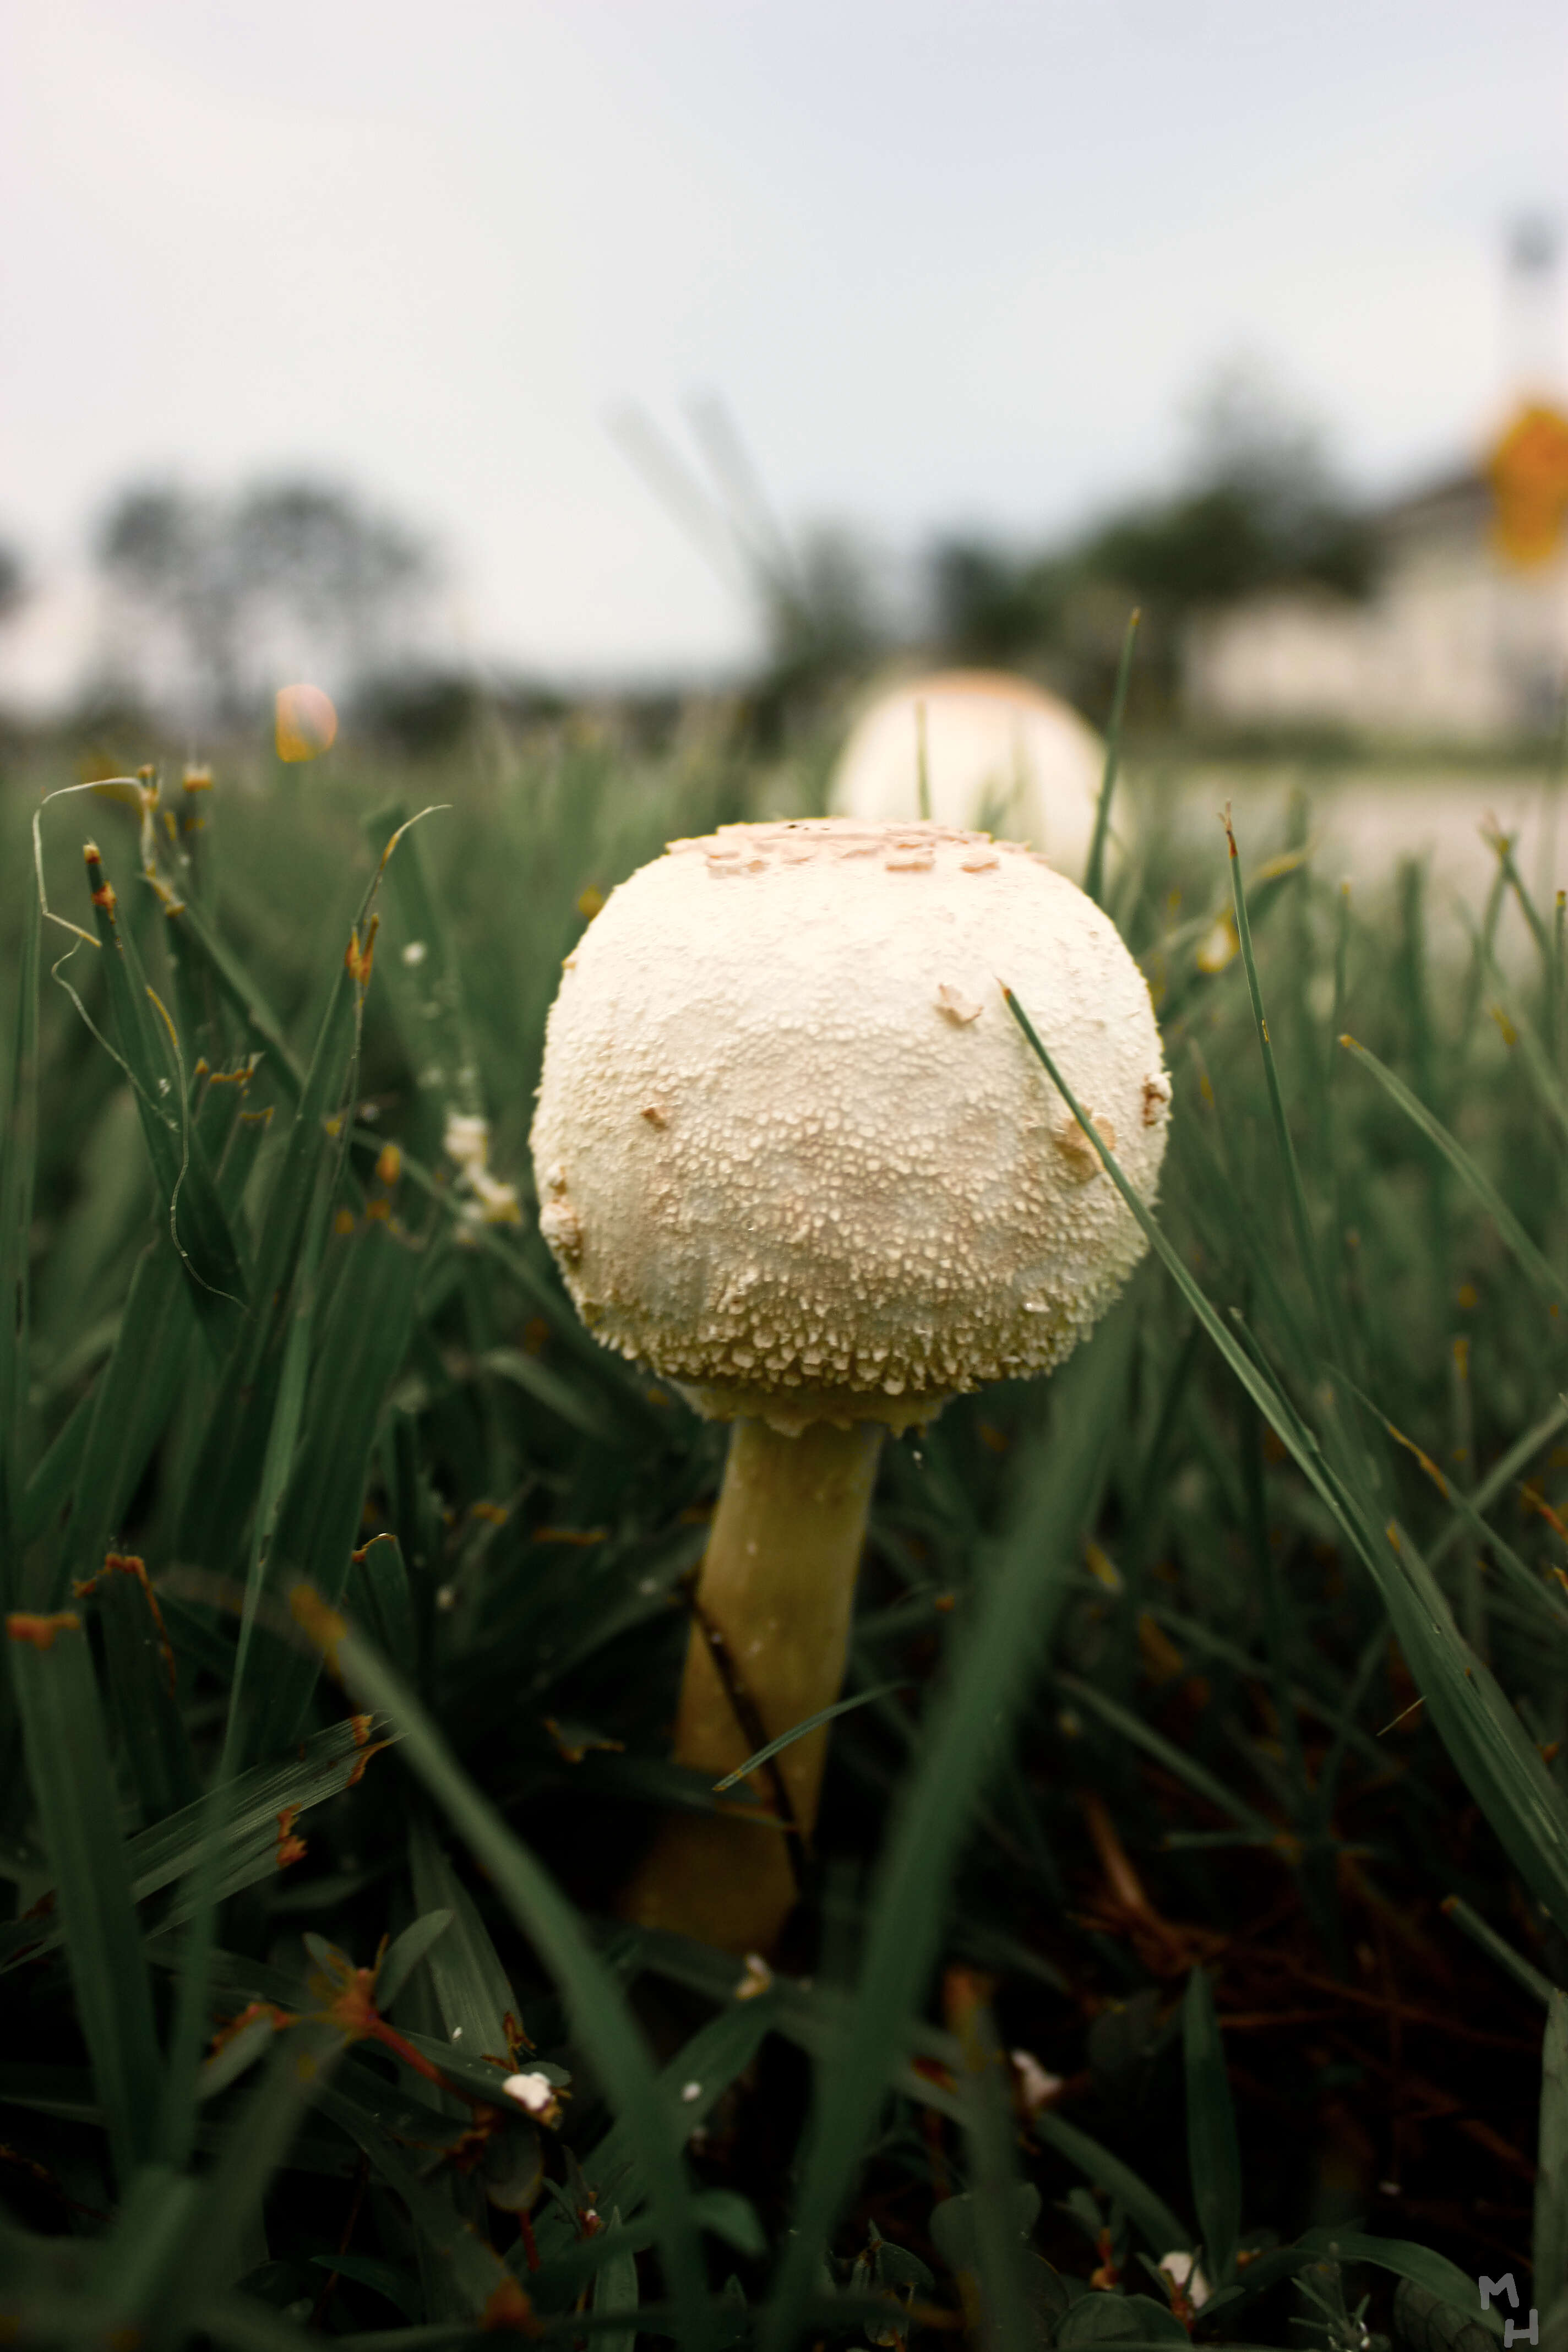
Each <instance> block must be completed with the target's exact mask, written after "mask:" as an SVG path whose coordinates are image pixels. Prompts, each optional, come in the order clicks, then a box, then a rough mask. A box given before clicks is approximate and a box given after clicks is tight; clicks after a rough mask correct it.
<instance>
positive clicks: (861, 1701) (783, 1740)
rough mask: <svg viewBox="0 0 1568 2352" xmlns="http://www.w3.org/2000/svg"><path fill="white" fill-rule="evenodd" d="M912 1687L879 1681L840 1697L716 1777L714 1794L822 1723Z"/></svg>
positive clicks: (792, 1725)
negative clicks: (871, 1686) (721, 1777)
mask: <svg viewBox="0 0 1568 2352" xmlns="http://www.w3.org/2000/svg"><path fill="white" fill-rule="evenodd" d="M908 1688H909V1685H908V1684H907V1683H879V1684H878V1685H877V1686H876V1688H875V1690H864V1691H857V1692H856V1693H855V1696H853V1698H841V1699H837V1700H836V1701H835V1703H834V1705H833V1706H824V1707H819V1708H818V1710H817V1712H816V1714H815V1715H808V1716H806V1717H805V1720H804V1721H803V1722H800V1723H792V1724H791V1726H790V1727H789V1729H788V1730H787V1731H781V1732H780V1734H779V1736H778V1738H776V1739H770V1740H769V1742H768V1744H767V1746H766V1747H765V1748H758V1750H757V1752H756V1754H755V1755H754V1756H748V1757H747V1759H746V1760H745V1762H744V1763H743V1764H738V1765H737V1766H736V1767H735V1769H734V1770H733V1771H732V1772H729V1773H726V1775H725V1777H724V1778H723V1780H715V1781H714V1783H713V1794H714V1795H715V1796H716V1797H721V1796H722V1795H723V1793H724V1791H725V1790H726V1789H732V1788H734V1786H735V1784H736V1782H737V1781H740V1780H745V1779H747V1778H748V1776H749V1775H750V1774H751V1773H752V1772H754V1771H755V1770H756V1769H757V1767H758V1766H759V1765H760V1764H766V1763H769V1762H771V1760H772V1759H773V1757H775V1756H776V1755H778V1753H779V1752H780V1750H781V1749H782V1748H790V1747H793V1746H794V1744H795V1741H796V1740H797V1739H804V1738H805V1735H806V1733H807V1732H808V1731H816V1730H817V1729H818V1728H819V1727H820V1726H821V1725H823V1724H825V1723H831V1722H832V1721H833V1718H834V1717H835V1716H837V1715H852V1714H853V1713H854V1711H855V1709H856V1708H857V1707H858V1706H870V1704H871V1702H872V1700H873V1699H878V1698H887V1697H889V1696H890V1694H891V1693H892V1692H894V1691H900V1690H907V1689H908Z"/></svg>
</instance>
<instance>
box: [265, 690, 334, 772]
mask: <svg viewBox="0 0 1568 2352" xmlns="http://www.w3.org/2000/svg"><path fill="white" fill-rule="evenodd" d="M337 731H338V714H337V712H336V711H335V710H334V709H333V708H332V705H331V697H330V696H328V695H325V694H323V693H322V691H321V688H320V687H319V686H280V687H279V689H278V757H279V759H280V760H288V761H299V760H314V759H315V758H317V757H318V755H319V754H320V753H321V752H322V751H326V750H327V749H328V748H329V746H330V745H331V740H332V738H333V737H334V736H335V735H336V733H337Z"/></svg>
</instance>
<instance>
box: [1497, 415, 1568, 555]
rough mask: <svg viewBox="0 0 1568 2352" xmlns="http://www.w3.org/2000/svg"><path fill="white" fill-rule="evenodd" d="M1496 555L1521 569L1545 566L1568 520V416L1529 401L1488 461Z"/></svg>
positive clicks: (1560, 540) (1557, 544) (1557, 547)
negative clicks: (1493, 504)
mask: <svg viewBox="0 0 1568 2352" xmlns="http://www.w3.org/2000/svg"><path fill="white" fill-rule="evenodd" d="M1487 473H1488V475H1489V478H1490V480H1491V486H1492V495H1493V497H1494V499H1496V501H1497V506H1496V510H1495V512H1494V515H1493V519H1492V537H1493V541H1494V543H1495V545H1496V547H1497V550H1498V552H1499V553H1500V555H1501V556H1503V557H1504V558H1505V559H1506V560H1507V562H1510V563H1515V564H1518V565H1520V566H1521V568H1528V567H1530V566H1531V565H1532V564H1537V563H1549V562H1551V560H1552V557H1553V556H1554V555H1555V554H1556V552H1557V551H1558V549H1559V547H1560V546H1561V545H1562V543H1563V524H1564V522H1565V521H1568V416H1564V415H1563V413H1562V411H1561V410H1560V409H1557V408H1553V407H1552V406H1551V405H1549V404H1548V403H1546V402H1545V401H1528V402H1526V404H1525V405H1524V406H1523V407H1522V408H1521V410H1520V412H1519V414H1518V415H1517V416H1516V417H1515V418H1514V419H1513V422H1512V423H1511V424H1510V425H1509V427H1508V429H1507V431H1506V432H1505V433H1504V434H1503V436H1502V437H1501V439H1500V441H1499V442H1498V444H1497V446H1496V447H1495V448H1494V449H1493V451H1492V453H1491V456H1490V457H1489V459H1488V461H1487Z"/></svg>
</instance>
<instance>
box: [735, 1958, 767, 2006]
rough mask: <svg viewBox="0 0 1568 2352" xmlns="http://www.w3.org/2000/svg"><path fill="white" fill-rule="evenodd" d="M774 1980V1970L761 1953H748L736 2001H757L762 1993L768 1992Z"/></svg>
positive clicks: (736, 1988) (736, 1990) (737, 1988)
mask: <svg viewBox="0 0 1568 2352" xmlns="http://www.w3.org/2000/svg"><path fill="white" fill-rule="evenodd" d="M772 1982H773V1970H772V1969H770V1968H769V1966H768V1964H767V1962H766V1960H764V1959H763V1956H762V1954H761V1952H748V1953H747V1954H746V1964H745V1973H744V1974H743V1975H742V1979H741V1981H740V1983H739V1984H738V1985H737V1986H736V1987H735V1999H736V2000H755V1999H756V1997H757V1995H758V1994H759V1993H760V1992H766V1990H767V1989H768V1987H769V1986H770V1985H771V1984H772Z"/></svg>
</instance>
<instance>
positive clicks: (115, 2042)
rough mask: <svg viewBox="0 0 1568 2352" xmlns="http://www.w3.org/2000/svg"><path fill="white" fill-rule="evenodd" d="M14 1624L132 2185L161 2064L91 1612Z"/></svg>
mask: <svg viewBox="0 0 1568 2352" xmlns="http://www.w3.org/2000/svg"><path fill="white" fill-rule="evenodd" d="M5 1630H6V1633H7V1635H8V1637H9V1639H8V1641H7V1643H6V1648H7V1651H8V1653H9V1655H10V1661H11V1675H12V1682H13V1686H14V1688H15V1690H16V1703H17V1707H18V1711H19V1713H20V1715H21V1718H22V1732H23V1738H24V1742H25V1745H26V1758H27V1771H28V1778H29V1780H31V1783H32V1789H33V1796H34V1801H35V1802H36V1803H37V1808H38V1816H39V1821H40V1823H41V1825H42V1829H43V1835H44V1843H45V1846H46V1848H47V1853H48V1856H49V1861H50V1864H51V1866H52V1868H53V1870H54V1873H55V1884H56V1890H57V1894H58V1909H59V1924H60V1931H61V1934H62V1936H63V1937H64V1941H65V1947H66V1959H67V1963H68V1967H69V1969H70V1976H71V1983H72V1985H73V1987H74V1988H75V1991H76V1998H77V2008H78V2012H79V2016H80V2019H81V2028H82V2034H83V2037H84V2039H85V2041H86V2042H87V2047H88V2053H89V2057H90V2058H91V2060H92V2071H93V2080H94V2082H95V2083H96V2084H97V2087H98V2095H99V2098H100V2101H101V2103H102V2105H103V2110H104V2115H105V2117H106V2119H107V2122H108V2126H109V2140H110V2149H111V2151H112V2154H113V2158H114V2168H115V2170H116V2172H117V2173H118V2174H119V2176H120V2179H121V2186H122V2187H123V2186H124V2185H125V2184H127V2183H128V2182H129V2181H130V2179H131V2177H132V2173H133V2172H134V2171H135V2170H136V2168H137V2167H138V2165H140V2164H142V2163H144V2162H145V2161H147V2160H148V2159H149V2158H151V2157H152V2155H153V2137H154V2126H155V2123H156V2118H157V2111H158V2094H159V2089H160V2083H159V2075H160V2065H159V2055H158V2042H157V2036H156V2032H155V2031H154V2028H153V1996H152V1990H151V1987H150V1986H149V1984H148V1980H147V1964H146V1961H145V1960H144V1959H143V1958H142V1943H141V1937H140V1935H139V1934H138V1931H137V1926H136V1914H135V1910H134V1908H133V1906H132V1899H131V1873H130V1869H129V1866H128V1864H127V1862H126V1856H125V1848H124V1845H123V1844H122V1843H121V1836H120V1831H119V1828H118V1826H117V1824H116V1820H115V1801H114V1778H113V1774H112V1772H111V1771H110V1762H109V1744H108V1741H107V1739H106V1738H105V1736H104V1727H103V1717H102V1713H101V1710H100V1706H99V1699H98V1685H97V1683H96V1682H95V1680H94V1678H93V1672H92V1660H91V1655H90V1654H89V1649H88V1643H87V1636H86V1634H85V1633H83V1631H82V1626H81V1620H80V1618H79V1617H77V1616H75V1615H72V1614H66V1615H61V1616H53V1617H25V1616H16V1615H13V1616H11V1617H9V1618H7V1620H6V1624H5Z"/></svg>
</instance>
